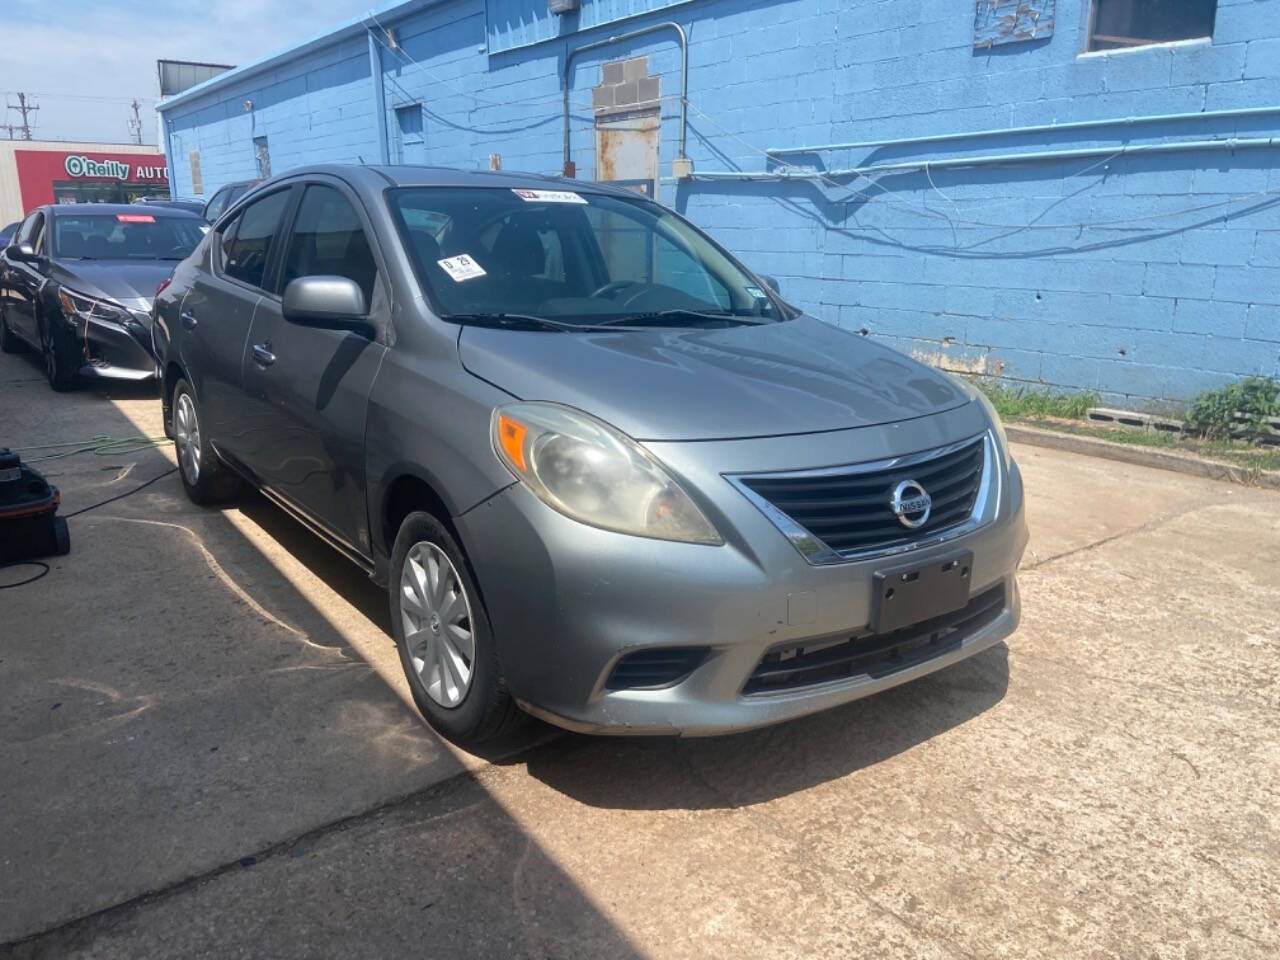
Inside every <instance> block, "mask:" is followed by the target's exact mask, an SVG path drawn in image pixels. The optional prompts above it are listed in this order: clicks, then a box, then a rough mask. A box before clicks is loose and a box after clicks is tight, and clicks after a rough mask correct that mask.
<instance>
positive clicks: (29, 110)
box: [6, 93, 40, 140]
mask: <svg viewBox="0 0 1280 960" xmlns="http://www.w3.org/2000/svg"><path fill="white" fill-rule="evenodd" d="M6 106H7V107H8V108H9V109H10V110H16V111H18V113H20V114H22V124H21V125H20V126H18V127H16V129H18V130H21V131H22V139H23V140H30V139H31V121H30V120H29V119H28V117H29V115H31V114H34V113H35V112H36V111H38V110H39V109H40V108H39V107H38V106H36V104H34V103H31V102H30V101H28V100H27V95H26V94H25V93H19V94H18V102H17V103H10V104H6ZM14 129H15V127H9V139H11V140H12V139H13V131H14Z"/></svg>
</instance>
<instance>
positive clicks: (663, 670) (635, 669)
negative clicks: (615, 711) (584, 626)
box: [604, 647, 707, 690]
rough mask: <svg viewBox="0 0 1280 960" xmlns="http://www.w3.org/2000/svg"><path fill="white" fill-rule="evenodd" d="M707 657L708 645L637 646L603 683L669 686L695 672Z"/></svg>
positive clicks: (610, 685)
mask: <svg viewBox="0 0 1280 960" xmlns="http://www.w3.org/2000/svg"><path fill="white" fill-rule="evenodd" d="M706 657H707V648H706V647H653V648H651V649H648V650H637V651H635V652H634V653H628V654H627V655H626V656H625V657H623V658H622V659H621V660H619V661H618V663H617V664H616V665H615V666H614V668H613V672H612V673H611V674H609V679H608V681H607V682H606V683H605V685H604V686H605V689H606V690H644V689H653V688H655V687H669V686H671V685H672V684H675V683H678V682H679V681H681V680H683V679H684V678H685V677H687V676H688V675H689V674H691V673H693V671H694V670H696V669H697V668H698V666H699V665H700V664H701V663H702V661H703V660H705V659H706Z"/></svg>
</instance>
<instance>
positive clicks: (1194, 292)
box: [1142, 263, 1214, 300]
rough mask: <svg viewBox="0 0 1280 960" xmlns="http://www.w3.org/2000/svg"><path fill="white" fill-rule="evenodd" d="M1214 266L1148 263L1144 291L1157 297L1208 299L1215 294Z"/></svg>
mask: <svg viewBox="0 0 1280 960" xmlns="http://www.w3.org/2000/svg"><path fill="white" fill-rule="evenodd" d="M1213 279H1214V270H1213V267H1204V266H1189V265H1187V264H1166V263H1150V264H1147V269H1146V272H1145V280H1144V282H1143V285H1142V292H1143V293H1144V294H1146V295H1148V296H1155V297H1193V298H1198V299H1201V300H1207V299H1209V298H1210V297H1212V296H1213Z"/></svg>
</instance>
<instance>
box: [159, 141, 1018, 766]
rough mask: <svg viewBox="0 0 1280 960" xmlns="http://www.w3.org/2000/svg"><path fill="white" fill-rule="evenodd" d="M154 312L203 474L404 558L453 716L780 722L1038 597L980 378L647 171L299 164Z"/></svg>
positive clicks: (479, 732) (167, 386)
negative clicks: (871, 320) (793, 293)
mask: <svg viewBox="0 0 1280 960" xmlns="http://www.w3.org/2000/svg"><path fill="white" fill-rule="evenodd" d="M154 336H155V346H156V351H157V356H158V357H159V358H160V364H161V369H162V372H163V390H162V397H163V403H164V407H165V412H166V423H167V424H168V429H169V430H170V431H171V434H172V436H173V438H174V439H175V440H176V443H177V451H178V456H179V460H180V464H181V477H182V481H183V483H184V485H185V486H186V489H187V492H188V493H189V494H190V496H191V498H192V499H193V500H195V501H196V502H197V503H210V502H213V501H216V500H220V499H222V498H225V497H229V496H232V495H233V494H234V493H235V492H236V490H237V489H239V488H240V486H241V485H242V484H243V483H244V482H248V483H250V484H252V485H254V486H256V487H258V488H259V489H261V490H262V491H263V493H265V494H266V495H267V496H268V497H270V498H271V499H272V500H274V501H275V502H277V503H278V504H279V505H280V506H282V507H283V508H285V509H286V510H288V511H289V512H290V513H292V514H294V515H295V516H296V517H297V518H298V519H299V520H300V521H301V522H302V523H304V524H305V525H306V526H308V527H310V528H311V529H312V530H313V531H314V532H315V533H317V534H318V535H319V536H320V537H322V538H323V539H325V540H326V541H328V542H329V543H330V544H331V545H332V546H334V547H335V548H337V549H338V550H340V551H341V552H342V553H344V554H346V555H347V556H348V557H349V558H350V559H351V560H353V561H355V562H356V563H358V564H360V565H361V566H362V567H363V568H365V570H367V571H368V572H369V573H370V575H371V576H372V577H373V578H374V580H375V581H377V582H378V583H381V584H385V585H386V586H387V588H388V594H389V597H390V605H391V624H392V630H393V633H394V635H395V641H396V644H397V645H398V647H399V651H400V659H401V662H402V664H403V666H404V670H405V673H406V674H407V676H408V679H409V684H410V687H411V688H412V691H413V696H414V699H415V700H416V702H417V703H418V705H419V707H420V708H421V710H422V712H423V713H424V714H425V715H426V717H427V718H428V720H430V722H431V723H432V724H433V725H434V726H435V727H436V728H437V729H438V730H440V731H441V732H442V733H444V734H445V735H446V736H448V737H450V738H453V739H455V740H457V741H460V742H476V741H479V740H482V739H484V738H486V737H490V736H492V735H494V734H496V733H497V732H498V731H499V730H501V729H503V728H504V727H505V726H506V725H507V724H508V723H509V722H510V721H511V720H512V719H513V718H514V717H516V716H518V714H519V711H518V710H517V707H522V708H524V710H526V711H528V712H530V713H533V714H535V715H537V716H539V717H543V718H545V719H547V720H550V721H551V722H553V723H556V724H560V725H562V726H565V727H568V728H571V729H574V730H583V731H595V732H607V733H680V734H686V735H699V734H712V733H721V732H725V731H731V730H740V729H744V728H748V727H754V726H758V725H761V724H768V723H773V722H776V721H780V720H785V719H787V718H790V717H797V716H801V715H803V714H807V713H810V712H813V711H815V710H821V709H824V708H827V707H831V706H834V705H836V704H840V703H844V702H845V701H849V700H853V699H855V698H857V697H862V696H866V695H867V694H870V693H874V692H876V691H878V690H883V689H885V688H887V687H891V686H893V685H895V684H898V683H902V682H903V681H906V680H910V679H913V678H915V677H919V676H922V675H924V674H927V673H929V672H931V671H934V670H937V669H939V668H941V667H945V666H947V665H948V664H951V663H955V662H956V661H958V660H960V659H962V658H964V657H967V656H970V655H972V654H974V653H976V652H978V651H980V650H983V649H985V648H987V647H990V646H991V645H993V644H995V643H997V642H998V641H999V640H1001V639H1002V638H1004V637H1006V636H1008V635H1009V633H1010V632H1011V631H1013V629H1014V628H1015V626H1016V625H1017V622H1018V615H1019V601H1018V589H1017V584H1016V581H1015V579H1014V571H1015V568H1016V567H1017V563H1018V559H1019V557H1020V556H1021V554H1022V551H1023V548H1024V546H1025V544H1026V536H1027V535H1026V527H1025V523H1024V520H1023V507H1022V482H1021V479H1020V476H1019V473H1018V469H1017V467H1016V466H1015V465H1014V463H1013V461H1012V460H1011V459H1010V457H1009V451H1008V447H1007V444H1006V442H1005V438H1004V434H1003V431H1002V429H1001V427H1000V422H999V420H998V418H997V417H996V414H995V412H994V411H993V410H992V409H991V407H990V405H989V404H988V403H987V402H986V401H985V400H984V399H983V397H982V396H981V395H980V394H979V393H978V392H976V391H975V390H973V389H972V388H970V387H968V386H966V385H965V384H963V383H962V382H960V381H957V380H954V379H951V378H950V377H948V376H946V375H944V374H941V373H938V372H936V371H934V370H931V369H929V368H928V367H926V366H923V365H921V364H919V363H916V362H914V361H912V360H909V359H907V358H906V357H904V356H902V355H900V354H898V353H896V352H894V351H892V350H890V349H888V348H886V347H883V346H880V345H878V344H876V343H874V342H871V341H869V340H867V339H864V338H863V337H860V336H857V335H855V334H851V333H849V332H846V331H843V330H840V329H838V328H836V327H832V326H829V325H827V324H825V323H822V322H820V321H818V320H816V319H814V318H812V317H809V316H806V315H804V314H802V313H800V312H799V311H798V310H796V309H795V308H793V307H791V306H790V305H788V304H787V303H786V302H784V301H783V300H782V299H781V298H780V297H779V296H778V294H777V293H776V292H775V291H774V290H773V289H772V288H771V287H770V286H769V285H767V284H766V283H765V282H764V281H762V280H761V279H760V278H758V277H757V276H755V275H753V274H752V273H751V272H750V271H748V270H747V269H745V268H744V267H743V266H742V265H740V264H739V263H738V262H737V261H735V260H734V258H733V257H731V256H730V255H729V254H728V253H726V252H725V251H724V250H723V249H722V248H721V247H719V246H718V245H717V244H716V243H715V242H713V241H712V240H711V239H709V238H708V237H707V236H706V235H705V234H703V233H701V232H700V231H699V230H697V229H696V228H694V227H693V226H691V225H690V224H689V223H688V222H687V221H685V220H684V219H682V218H681V217H679V216H677V215H676V214H675V213H673V212H671V211H670V210H668V209H667V208H665V207H662V206H660V205H658V204H656V203H653V202H651V201H649V200H646V199H644V198H642V197H639V196H637V195H634V194H632V193H628V192H625V191H622V190H619V189H613V188H609V187H606V186H602V185H597V184H586V183H577V182H572V181H564V180H554V179H544V178H539V177H533V176H519V175H512V174H501V173H498V174H488V173H486V174H480V173H461V172H455V171H449V170H433V169H429V168H423V167H412V168H411V167H384V168H378V167H346V166H327V167H316V168H313V169H308V170H304V171H300V172H294V173H291V174H288V175H285V176H281V177H277V178H276V179H274V180H272V181H268V182H267V183H264V184H262V185H261V186H259V187H258V188H257V189H256V190H254V191H253V193H251V194H250V195H248V196H247V197H245V198H244V201H242V202H240V203H238V204H236V205H234V206H233V207H231V208H230V209H229V210H228V211H227V212H226V213H225V214H224V215H223V216H222V217H221V218H220V219H219V220H218V222H217V224H216V225H215V227H214V229H213V230H212V231H211V232H210V234H209V235H208V236H206V237H205V238H204V239H203V240H202V241H201V243H200V244H199V246H198V247H197V248H196V250H195V251H194V253H192V255H191V256H190V257H188V258H187V259H186V260H185V261H184V262H183V263H182V264H181V265H179V267H178V269H177V271H176V272H175V275H174V278H173V281H172V282H171V283H170V284H169V286H168V287H167V288H166V289H164V290H163V291H162V292H161V293H160V294H159V296H158V297H157V300H156V305H155V324H154Z"/></svg>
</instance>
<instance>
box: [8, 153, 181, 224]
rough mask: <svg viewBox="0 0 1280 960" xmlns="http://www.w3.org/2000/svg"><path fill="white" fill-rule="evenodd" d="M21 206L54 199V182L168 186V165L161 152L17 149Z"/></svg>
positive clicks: (25, 209) (24, 206)
mask: <svg viewBox="0 0 1280 960" xmlns="http://www.w3.org/2000/svg"><path fill="white" fill-rule="evenodd" d="M13 158H14V162H15V163H16V165H17V167H18V189H19V191H20V192H21V194H22V209H23V211H24V212H30V211H31V210H32V209H33V208H35V207H38V206H41V205H42V204H46V203H53V201H54V184H55V183H56V184H57V185H58V186H60V187H61V186H64V185H67V184H77V183H107V184H111V183H115V184H130V185H136V184H143V185H147V186H165V185H167V184H168V183H169V169H168V167H167V166H166V165H165V159H164V154H162V153H103V152H100V151H97V150H66V151H62V150H15V151H14V152H13Z"/></svg>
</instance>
